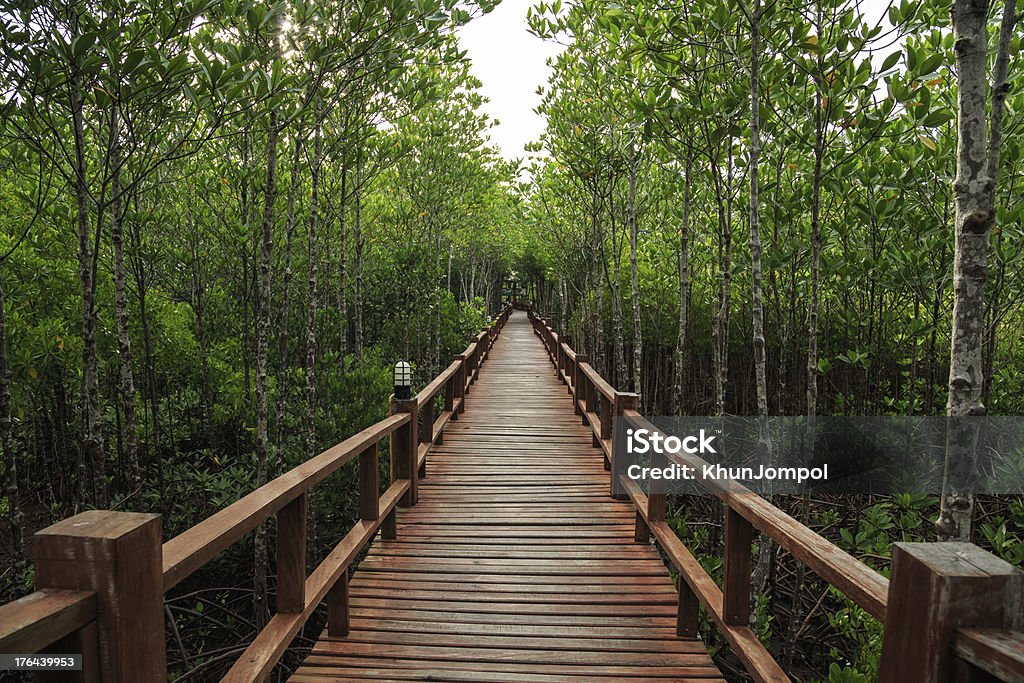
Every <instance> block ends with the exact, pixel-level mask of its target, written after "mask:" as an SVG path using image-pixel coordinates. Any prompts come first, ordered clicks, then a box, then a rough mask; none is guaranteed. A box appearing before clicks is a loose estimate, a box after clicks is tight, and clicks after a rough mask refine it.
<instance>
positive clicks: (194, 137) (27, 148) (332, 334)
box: [0, 0, 522, 679]
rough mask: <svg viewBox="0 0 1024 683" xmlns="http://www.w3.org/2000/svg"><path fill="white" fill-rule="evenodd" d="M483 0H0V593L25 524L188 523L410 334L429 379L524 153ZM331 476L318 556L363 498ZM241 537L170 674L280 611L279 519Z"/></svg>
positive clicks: (287, 448)
mask: <svg viewBox="0 0 1024 683" xmlns="http://www.w3.org/2000/svg"><path fill="white" fill-rule="evenodd" d="M490 8H491V5H490V4H489V3H487V2H480V3H478V4H473V5H467V4H460V5H459V6H456V5H455V3H454V2H447V1H446V2H442V1H441V0H436V1H432V0H426V1H425V2H424V1H419V0H418V1H417V2H408V1H405V0H398V1H397V2H395V1H390V0H388V1H384V2H369V3H366V2H360V3H356V4H352V3H349V2H345V1H341V2H324V3H319V2H318V3H305V2H274V3H262V2H246V1H242V2H236V1H233V0H225V1H220V0H192V1H189V2H184V3H172V4H167V3H150V2H146V1H144V0H140V1H130V2H120V1H118V2H106V1H105V0H99V1H97V2H84V3H83V2H68V3H63V2H56V3H46V4H36V3H33V2H20V1H12V2H4V3H3V4H2V5H0V43H2V45H3V49H2V51H0V53H2V54H0V60H2V61H0V91H2V92H3V99H2V103H3V104H2V106H3V108H2V112H0V114H2V115H0V125H2V128H0V198H2V202H3V207H4V208H3V212H2V214H0V249H2V253H0V285H2V290H0V291H2V299H0V313H2V314H3V315H2V317H0V362H2V363H3V364H2V366H0V383H2V384H0V436H2V438H3V450H4V455H5V460H4V472H5V481H6V490H5V491H4V498H3V508H4V517H5V519H7V520H8V522H9V527H6V528H9V530H10V535H9V536H7V535H6V534H5V543H4V549H5V551H6V552H7V553H8V555H7V560H8V561H6V562H4V567H5V569H4V585H5V589H4V591H3V592H4V594H5V595H8V596H9V595H11V594H13V593H18V592H20V591H22V590H24V588H25V587H26V586H28V585H30V576H28V575H27V569H28V567H27V564H26V563H25V561H24V558H25V550H24V541H23V536H24V537H26V538H27V536H28V534H29V533H31V532H32V531H34V530H35V529H38V528H41V527H42V526H45V525H47V524H49V523H50V522H51V521H54V520H56V519H59V518H62V517H64V516H67V515H68V514H71V513H73V512H75V511H77V510H81V509H84V508H88V507H111V508H114V509H128V510H146V511H161V512H163V514H164V517H165V520H164V529H165V534H166V535H167V536H171V535H173V534H176V533H178V532H180V531H181V530H183V529H184V528H187V527H188V526H190V525H192V524H194V523H195V522H197V521H198V520H199V519H202V518H203V517H206V516H208V515H209V514H211V513H212V512H213V511H215V510H217V509H220V508H221V507H223V506H224V505H226V504H227V503H229V502H231V501H233V500H235V499H237V498H238V497H239V496H240V495H242V494H243V493H245V492H248V491H250V490H252V489H253V488H254V487H255V486H257V485H259V484H261V483H263V482H265V481H267V480H268V479H269V478H271V477H273V476H276V474H279V473H281V472H283V471H284V470H286V469H288V468H289V467H291V466H293V465H294V464H296V463H297V462H300V461H302V460H304V459H305V458H307V457H309V456H310V455H311V454H314V453H316V452H318V451H319V450H320V449H322V448H324V447H326V446H329V445H331V444H333V443H335V442H336V441H338V440H340V439H342V438H344V437H346V436H349V435H351V434H352V433H354V432H355V431H358V430H359V429H361V428H362V427H365V426H367V425H369V424H370V423H372V422H374V421H376V420H378V419H380V418H381V417H383V416H384V414H385V412H386V409H387V397H388V394H389V393H390V391H391V376H390V367H391V365H392V364H393V363H394V362H395V361H396V360H398V359H399V358H405V359H408V360H410V361H412V362H413V364H414V368H415V371H416V378H417V381H418V382H420V383H424V382H425V381H426V380H427V379H429V378H431V377H433V376H434V375H435V374H436V373H437V371H438V370H439V368H442V367H444V366H447V364H448V363H449V362H450V359H451V354H452V353H454V352H457V351H460V350H462V348H463V347H464V346H465V343H466V339H467V338H468V337H469V336H471V335H472V334H475V333H476V332H478V331H479V330H480V329H481V327H482V326H483V325H484V324H485V323H486V318H487V316H488V315H493V314H494V313H495V312H496V309H497V307H498V305H499V300H500V287H501V278H502V276H503V274H504V273H505V271H507V270H508V268H509V267H510V266H511V263H512V261H513V260H514V259H515V258H516V254H517V253H518V252H519V251H520V250H521V247H520V244H521V241H522V238H521V237H520V233H519V224H520V223H521V221H519V220H517V216H518V215H519V213H520V208H519V200H518V199H517V197H516V195H515V194H514V193H513V191H512V190H513V189H514V185H513V183H514V181H515V168H514V166H513V165H511V164H509V163H507V162H505V161H503V160H501V159H500V158H499V157H498V156H497V154H496V152H495V151H494V150H493V149H492V148H491V147H489V146H488V144H487V130H488V128H489V127H490V126H491V125H493V124H492V122H491V121H489V120H488V119H487V118H486V117H485V116H483V115H482V114H481V113H479V107H480V104H481V101H482V99H481V96H480V95H479V94H478V93H477V92H476V91H477V88H478V87H479V83H477V82H476V81H475V80H474V79H473V78H472V77H471V76H470V75H469V72H468V63H467V62H466V60H465V57H464V54H463V53H461V51H460V50H459V49H458V46H457V43H456V40H455V37H454V34H453V32H452V29H453V27H456V26H458V25H459V24H462V23H464V22H466V21H468V20H469V19H470V17H471V15H473V14H480V13H481V12H485V11H488V10H489V9H490ZM337 476H338V477H340V479H339V481H338V482H337V484H336V485H333V486H324V487H319V488H318V489H317V499H316V500H314V501H312V503H311V506H312V509H313V510H314V511H315V517H314V523H313V529H314V531H313V533H314V535H315V537H316V535H317V534H319V537H320V538H321V539H322V541H321V542H320V543H318V544H315V545H316V546H317V547H316V552H317V553H322V552H323V547H327V546H329V545H332V544H333V542H334V540H335V539H336V538H337V537H338V535H339V533H340V531H342V530H347V528H348V526H349V525H350V524H351V521H352V519H353V518H354V516H355V514H356V511H355V510H354V509H353V500H352V496H351V495H350V494H349V493H348V492H349V491H350V490H351V487H350V486H349V485H348V484H347V483H346V481H344V479H345V477H349V478H351V473H348V472H343V473H341V474H339V475H337ZM247 544H248V545H246V544H242V545H241V546H239V547H236V548H233V549H232V551H230V552H229V553H227V554H225V556H223V557H222V558H220V559H219V560H218V561H217V562H216V563H214V564H212V565H211V566H209V567H207V568H205V569H204V571H203V572H202V573H201V574H199V575H197V576H196V577H194V581H192V582H190V583H188V584H187V585H185V586H183V587H180V588H179V590H178V591H177V593H176V594H175V595H172V596H170V600H171V602H170V604H171V605H172V607H173V609H174V610H175V613H176V614H179V615H180V619H181V620H183V622H187V623H194V622H195V621H196V620H199V621H200V622H201V623H206V622H204V621H203V619H204V618H205V619H207V620H209V622H208V624H207V625H208V627H209V628H206V629H192V630H191V633H192V634H198V637H199V638H200V641H199V642H197V643H189V645H190V646H191V645H195V648H191V647H190V648H186V649H185V650H182V649H181V648H177V647H176V648H174V650H172V653H171V658H172V660H174V659H175V657H177V661H176V662H172V665H173V666H172V668H173V669H174V670H175V671H177V672H178V673H179V674H180V673H183V672H184V671H186V670H189V671H192V677H199V678H204V679H205V678H207V677H209V676H211V675H213V674H212V672H215V671H217V670H218V668H217V667H222V666H224V664H225V663H229V662H230V659H229V658H227V657H226V656H222V655H225V652H229V653H230V652H231V651H235V652H237V647H238V645H239V643H244V642H245V639H246V638H247V637H249V635H248V634H247V632H248V633H251V632H250V631H249V629H250V628H251V626H252V625H253V624H259V623H261V621H262V620H264V619H265V618H266V611H267V597H266V594H267V591H268V590H272V586H271V587H269V588H268V585H267V578H266V577H267V575H268V573H270V574H271V575H272V571H273V568H272V567H270V566H269V560H268V558H267V551H266V547H265V546H266V533H265V531H261V532H260V533H257V535H256V538H255V539H250V540H249V541H247ZM254 553H255V555H254ZM253 557H255V571H254V572H239V571H238V570H237V567H238V566H239V564H241V565H242V566H253V562H252V559H251V558H253ZM253 576H255V583H253V579H252V577H253ZM239 581H242V582H243V583H242V584H241V585H239V584H238V582H239ZM227 586H233V587H239V588H244V589H245V591H244V592H243V593H238V592H232V591H233V590H234V589H232V590H228V591H226V592H225V590H218V587H221V588H223V587H227ZM250 592H252V593H254V595H255V601H253V600H251V599H246V598H245V597H244V596H245V595H246V594H248V593H250ZM238 595H242V596H243V599H242V600H241V601H239V600H238V598H237V596H238ZM250 603H251V604H250ZM215 624H220V625H221V626H222V627H224V628H222V629H221V628H219V627H216V626H214V625H215ZM182 631H186V629H182ZM189 637H190V636H189V635H186V638H189ZM203 637H206V641H205V642H202V638H203ZM211 641H212V642H213V643H214V644H216V643H217V642H221V643H223V645H224V646H225V647H226V648H227V649H226V650H225V651H217V650H216V649H214V650H212V652H213V654H204V655H202V656H198V655H197V653H198V652H200V651H203V652H207V653H209V652H211V649H210V648H211ZM189 650H191V657H190V652H189Z"/></svg>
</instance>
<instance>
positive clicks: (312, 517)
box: [304, 98, 323, 553]
mask: <svg viewBox="0 0 1024 683" xmlns="http://www.w3.org/2000/svg"><path fill="white" fill-rule="evenodd" d="M321 120H322V103H321V101H320V100H319V98H318V99H317V106H316V130H315V132H314V136H313V140H314V141H313V168H312V171H311V173H312V178H311V190H310V199H309V235H308V239H309V248H308V259H309V281H308V283H307V288H306V360H305V364H304V365H305V367H304V370H305V375H306V460H311V459H312V458H313V456H315V455H316V453H317V438H316V436H317V432H316V353H317V348H316V343H317V342H316V308H317V276H318V274H319V267H320V266H319V259H320V255H319V252H320V250H319V236H318V235H319V233H318V230H319V224H318V221H319V219H320V173H321V162H322V159H323V139H322V136H321ZM312 504H313V498H312V496H311V497H310V500H309V509H308V510H307V512H306V515H307V517H308V519H309V522H310V523H309V532H308V533H309V538H310V543H309V545H310V550H311V551H312V552H314V553H315V551H316V533H317V525H316V514H315V511H314V510H313V505H312Z"/></svg>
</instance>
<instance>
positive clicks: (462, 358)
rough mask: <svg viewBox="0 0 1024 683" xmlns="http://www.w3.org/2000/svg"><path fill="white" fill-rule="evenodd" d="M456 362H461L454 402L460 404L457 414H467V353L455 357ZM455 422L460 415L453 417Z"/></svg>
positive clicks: (457, 374)
mask: <svg viewBox="0 0 1024 683" xmlns="http://www.w3.org/2000/svg"><path fill="white" fill-rule="evenodd" d="M455 360H457V361H459V369H458V370H457V371H456V372H455V393H454V394H453V396H454V402H455V403H457V404H458V409H457V410H456V411H455V413H464V412H466V401H465V396H466V363H467V362H468V360H467V356H466V354H465V353H459V354H456V355H455ZM452 419H453V420H458V419H459V416H458V414H454V415H452Z"/></svg>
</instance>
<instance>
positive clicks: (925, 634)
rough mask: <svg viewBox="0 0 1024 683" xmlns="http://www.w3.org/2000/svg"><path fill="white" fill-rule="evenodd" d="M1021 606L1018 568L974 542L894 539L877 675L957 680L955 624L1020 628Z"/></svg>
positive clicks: (884, 682) (883, 679)
mask: <svg viewBox="0 0 1024 683" xmlns="http://www.w3.org/2000/svg"><path fill="white" fill-rule="evenodd" d="M1022 611H1024V573H1022V572H1021V571H1020V570H1019V569H1017V568H1015V567H1014V566H1013V565H1011V564H1009V563H1008V562H1005V561H1003V560H1001V559H999V558H998V557H996V556H995V555H992V554H991V553H988V552H986V551H984V550H982V549H981V548H979V547H978V546H976V545H973V544H971V543H895V544H893V546H892V570H891V572H890V576H889V600H888V606H887V607H886V612H885V633H884V636H883V639H882V659H881V662H880V664H879V670H878V680H879V683H896V682H898V681H911V680H913V681H926V682H929V683H936V682H937V683H945V682H946V681H952V680H955V679H954V674H955V672H956V669H957V667H956V666H955V661H954V660H955V656H954V654H953V648H952V644H953V637H954V636H955V635H956V630H957V628H961V627H975V628H1006V629H1018V628H1020V626H1021V619H1022V617H1021V614H1022ZM960 680H964V678H961V679H960ZM967 680H970V679H969V678H967Z"/></svg>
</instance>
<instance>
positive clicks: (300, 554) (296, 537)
mask: <svg viewBox="0 0 1024 683" xmlns="http://www.w3.org/2000/svg"><path fill="white" fill-rule="evenodd" d="M308 500H309V499H308V496H307V495H306V494H305V493H303V494H301V495H300V496H299V497H298V498H296V499H295V500H293V501H292V502H290V503H288V504H287V505H285V506H284V507H283V508H281V510H280V511H279V512H278V513H277V611H278V613H279V614H298V613H299V612H301V611H302V610H303V609H304V608H305V607H306V514H307V512H308Z"/></svg>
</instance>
